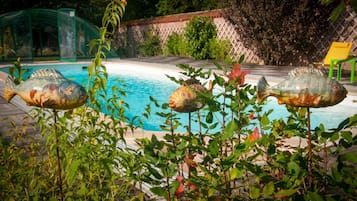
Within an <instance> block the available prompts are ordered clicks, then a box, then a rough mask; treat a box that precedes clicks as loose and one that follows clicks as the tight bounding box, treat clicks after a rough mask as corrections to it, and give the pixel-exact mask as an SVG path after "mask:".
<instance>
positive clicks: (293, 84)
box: [257, 67, 347, 108]
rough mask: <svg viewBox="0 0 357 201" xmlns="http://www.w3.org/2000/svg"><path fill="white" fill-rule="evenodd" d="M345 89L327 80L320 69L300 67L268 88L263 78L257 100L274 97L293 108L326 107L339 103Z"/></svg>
mask: <svg viewBox="0 0 357 201" xmlns="http://www.w3.org/2000/svg"><path fill="white" fill-rule="evenodd" d="M346 95H347V90H346V88H345V87H344V86H343V85H342V84H340V83H339V82H337V81H336V80H335V79H329V78H328V77H327V76H326V75H325V74H324V72H323V71H322V70H321V69H317V68H308V67H300V68H296V69H294V70H292V71H290V72H289V76H288V78H287V79H286V80H284V81H282V82H280V83H279V84H277V85H275V86H269V84H268V82H267V81H266V79H265V77H264V76H263V77H262V78H261V79H260V80H259V81H258V84H257V99H258V102H259V103H260V102H262V101H263V100H264V99H265V98H267V97H268V96H274V97H276V98H277V99H278V103H279V104H287V105H291V106H295V107H313V108H319V107H328V106H332V105H336V104H338V103H339V102H341V101H342V100H343V99H344V98H345V97H346Z"/></svg>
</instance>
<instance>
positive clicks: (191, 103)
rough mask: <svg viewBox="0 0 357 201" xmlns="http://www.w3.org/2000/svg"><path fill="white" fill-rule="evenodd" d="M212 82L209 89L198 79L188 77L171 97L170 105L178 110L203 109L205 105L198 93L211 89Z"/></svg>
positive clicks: (191, 110)
mask: <svg viewBox="0 0 357 201" xmlns="http://www.w3.org/2000/svg"><path fill="white" fill-rule="evenodd" d="M211 90H212V82H210V86H209V89H208V90H207V89H206V88H205V87H203V86H202V85H201V84H200V82H199V81H198V80H195V79H188V80H186V81H184V82H183V84H182V85H181V86H180V87H179V88H178V89H176V90H175V91H174V92H173V93H172V94H171V96H170V98H169V106H170V108H171V109H173V110H175V111H176V112H181V113H188V112H194V111H197V110H199V109H201V108H202V107H203V106H204V103H203V102H202V100H200V98H199V96H198V94H199V93H203V92H207V91H211Z"/></svg>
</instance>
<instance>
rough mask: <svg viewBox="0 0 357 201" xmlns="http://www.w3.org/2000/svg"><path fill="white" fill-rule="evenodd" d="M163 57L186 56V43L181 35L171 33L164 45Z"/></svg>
mask: <svg viewBox="0 0 357 201" xmlns="http://www.w3.org/2000/svg"><path fill="white" fill-rule="evenodd" d="M164 54H165V55H173V56H186V55H187V42H186V40H185V38H184V37H183V35H180V34H178V33H172V34H171V35H170V36H169V37H168V39H167V42H166V44H165V49H164Z"/></svg>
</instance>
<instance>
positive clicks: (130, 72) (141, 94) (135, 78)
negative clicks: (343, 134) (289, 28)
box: [0, 64, 357, 132]
mask: <svg viewBox="0 0 357 201" xmlns="http://www.w3.org/2000/svg"><path fill="white" fill-rule="evenodd" d="M87 65H88V64H56V65H36V67H34V66H31V67H29V66H28V69H31V70H30V71H29V72H28V75H30V74H31V73H32V72H33V71H35V70H36V69H39V68H48V67H55V68H56V69H57V70H59V71H60V72H61V73H62V74H63V75H64V76H65V77H66V78H68V79H74V80H75V81H77V82H78V83H83V84H84V82H85V80H86V78H87V77H88V76H87V69H83V68H82V67H83V66H87ZM24 67H25V68H27V67H26V66H24ZM139 67H140V66H139ZM142 69H143V68H141V67H140V68H138V65H130V64H115V65H110V66H109V67H108V66H107V71H108V73H109V80H108V84H109V86H112V85H113V84H118V82H117V81H116V80H117V78H118V77H119V78H120V80H123V81H124V83H125V84H126V86H127V88H126V89H127V90H126V92H127V97H125V98H124V97H123V101H125V102H127V103H129V105H130V108H129V109H128V110H127V111H126V113H125V115H126V116H127V117H128V118H129V119H130V118H133V117H134V116H139V117H141V116H142V114H143V113H144V111H145V107H146V105H147V104H149V103H150V96H152V97H155V99H156V100H157V101H158V102H159V104H162V103H167V102H168V98H169V96H170V94H171V93H172V92H173V91H174V90H175V89H176V88H177V87H178V85H177V84H176V83H174V82H172V81H170V80H169V79H168V78H167V77H166V75H165V74H170V75H171V76H176V77H177V76H178V73H177V72H172V71H167V72H165V71H164V72H162V70H161V71H158V70H153V69H152V68H147V69H146V70H142ZM0 70H1V71H5V72H8V68H2V69H0ZM84 85H85V84H84ZM347 99H348V100H347ZM268 101H269V104H268V105H266V106H265V107H264V110H265V111H268V110H269V109H274V112H273V113H272V114H271V116H270V118H271V119H279V118H281V117H287V116H288V115H289V112H288V111H287V110H286V108H285V106H284V105H278V104H277V101H276V99H275V98H271V97H270V98H269V99H268ZM344 102H345V101H344ZM346 102H352V100H351V98H349V97H348V98H346ZM342 103H343V102H342ZM151 109H152V114H155V112H159V111H161V110H160V109H159V108H156V107H154V106H152V107H151ZM311 111H312V115H311V126H312V128H314V127H316V126H318V125H319V124H320V123H323V124H324V125H325V128H327V129H330V128H336V127H337V126H338V124H339V123H340V122H341V121H342V120H344V119H345V118H347V117H350V116H352V115H354V114H355V113H357V106H356V104H353V106H351V104H341V103H340V104H338V105H337V106H333V107H328V108H318V109H312V110H311ZM179 117H180V118H182V119H183V121H185V122H182V123H183V124H184V125H187V122H186V121H187V119H188V114H179ZM143 120H144V129H145V130H152V131H160V130H161V128H160V125H161V124H163V122H164V119H163V118H161V117H159V116H157V115H152V116H151V117H150V119H148V120H146V119H143ZM191 126H192V130H193V132H196V131H198V125H197V123H195V122H192V125H191ZM185 130H186V129H185V128H184V127H181V128H179V129H178V131H185Z"/></svg>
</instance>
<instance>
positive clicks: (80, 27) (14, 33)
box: [0, 8, 118, 61]
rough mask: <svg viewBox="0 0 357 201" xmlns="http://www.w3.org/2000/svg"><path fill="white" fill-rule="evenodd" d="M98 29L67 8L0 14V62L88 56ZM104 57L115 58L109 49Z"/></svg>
mask: <svg viewBox="0 0 357 201" xmlns="http://www.w3.org/2000/svg"><path fill="white" fill-rule="evenodd" d="M98 37H99V29H98V28H97V27H96V26H95V25H93V24H91V23H90V22H88V21H86V20H84V19H81V18H79V17H77V16H76V11H75V10H74V9H69V8H61V9H58V10H52V9H28V10H21V11H16V12H10V13H5V14H2V15H0V56H1V61H11V60H15V59H17V58H18V57H20V58H21V60H34V59H36V60H48V59H59V60H61V61H76V60H77V59H86V58H91V57H92V56H93V55H94V52H93V50H92V52H90V49H89V43H90V41H91V40H92V39H96V38H98ZM107 57H118V55H117V53H116V52H115V50H114V49H113V48H111V51H110V52H107Z"/></svg>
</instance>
